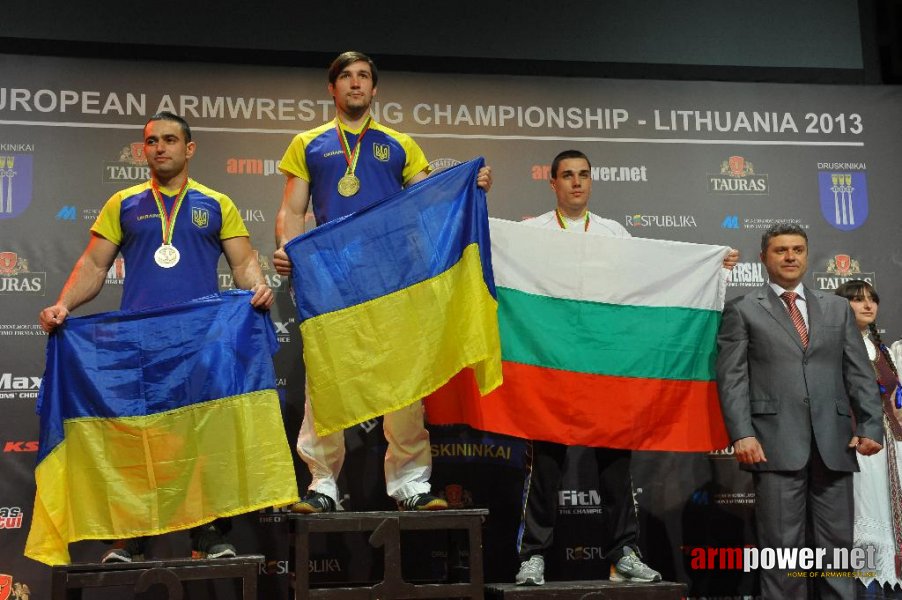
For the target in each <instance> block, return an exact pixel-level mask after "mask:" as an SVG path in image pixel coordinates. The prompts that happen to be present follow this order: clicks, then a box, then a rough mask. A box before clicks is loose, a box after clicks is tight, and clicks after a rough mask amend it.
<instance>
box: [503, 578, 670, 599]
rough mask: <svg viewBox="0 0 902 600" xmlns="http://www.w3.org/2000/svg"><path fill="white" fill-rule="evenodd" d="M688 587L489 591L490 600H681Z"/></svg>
mask: <svg viewBox="0 0 902 600" xmlns="http://www.w3.org/2000/svg"><path fill="white" fill-rule="evenodd" d="M687 591H688V589H687V587H686V585H685V584H682V583H674V582H671V581H661V582H659V583H614V582H611V581H608V580H607V579H601V580H596V581H546V582H545V585H514V584H512V583H502V584H491V585H487V586H486V588H485V597H486V600H639V599H642V600H680V598H682V597H684V596H685V595H686V593H687Z"/></svg>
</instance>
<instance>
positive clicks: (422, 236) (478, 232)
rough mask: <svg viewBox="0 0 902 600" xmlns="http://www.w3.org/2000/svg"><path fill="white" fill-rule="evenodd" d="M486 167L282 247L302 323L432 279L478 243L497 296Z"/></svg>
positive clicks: (462, 169)
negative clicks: (481, 177) (482, 174)
mask: <svg viewBox="0 0 902 600" xmlns="http://www.w3.org/2000/svg"><path fill="white" fill-rule="evenodd" d="M483 164H484V160H483V159H482V158H477V159H474V160H471V161H469V162H466V163H463V164H461V165H457V166H455V167H452V168H450V169H448V170H446V171H442V172H440V173H437V174H435V175H433V176H431V177H429V178H428V179H426V180H425V181H422V182H420V183H418V184H416V185H414V186H411V187H409V188H407V189H405V190H402V191H400V192H398V193H397V194H393V195H391V196H389V197H388V198H385V199H384V200H380V201H379V202H376V203H375V204H372V205H370V206H368V207H367V208H364V209H363V210H360V211H358V212H355V213H352V214H350V215H348V216H346V217H342V218H341V219H336V220H334V221H331V222H329V223H326V224H324V225H321V226H319V227H317V228H316V229H314V230H313V231H310V232H307V233H305V234H304V235H301V236H298V237H296V238H295V239H293V240H291V241H290V242H288V243H287V244H285V251H286V253H287V254H288V256H289V257H290V258H291V262H292V285H293V286H294V289H295V291H296V298H295V300H296V302H297V309H298V314H299V315H300V318H301V320H302V321H303V320H306V319H310V318H312V317H315V316H317V315H321V314H325V313H330V312H333V311H336V310H341V309H343V308H348V307H351V306H356V305H358V304H361V303H363V302H367V301H369V300H373V299H374V298H379V297H381V296H384V295H386V294H390V293H393V292H397V291H399V290H402V289H404V288H406V287H409V286H411V285H413V284H416V283H419V282H421V281H425V280H427V279H430V278H432V277H435V276H437V275H439V274H441V273H443V272H445V271H447V270H448V269H449V268H451V267H452V266H453V265H454V264H456V263H457V262H458V261H459V260H460V257H461V255H462V253H463V250H464V248H466V247H467V246H468V245H470V244H472V243H474V242H476V243H478V244H479V252H480V258H481V261H482V272H483V278H484V279H485V282H486V285H487V286H488V288H489V291H490V292H491V294H492V296H495V283H494V277H493V275H492V261H491V248H490V244H489V226H488V209H487V207H486V202H485V192H483V191H482V190H481V189H479V188H478V187H476V176H477V174H478V172H479V169H480V167H482V166H483Z"/></svg>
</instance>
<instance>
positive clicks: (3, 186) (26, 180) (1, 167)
mask: <svg viewBox="0 0 902 600" xmlns="http://www.w3.org/2000/svg"><path fill="white" fill-rule="evenodd" d="M4 148H16V149H19V148H27V149H31V148H33V146H32V145H31V144H0V219H14V218H16V217H18V216H19V215H20V214H22V213H23V212H25V209H26V208H28V205H29V204H31V195H32V180H33V178H34V177H33V176H34V161H33V157H32V155H31V154H15V153H13V152H7V151H6V150H4Z"/></svg>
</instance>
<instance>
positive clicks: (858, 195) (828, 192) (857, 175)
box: [817, 163, 868, 231]
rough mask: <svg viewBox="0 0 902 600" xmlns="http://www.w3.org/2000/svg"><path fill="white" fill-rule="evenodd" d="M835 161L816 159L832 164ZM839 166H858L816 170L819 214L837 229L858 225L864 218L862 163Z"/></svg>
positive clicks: (865, 195)
mask: <svg viewBox="0 0 902 600" xmlns="http://www.w3.org/2000/svg"><path fill="white" fill-rule="evenodd" d="M834 164H836V163H819V164H818V167H820V166H821V165H830V166H833V165H834ZM839 165H840V166H850V167H859V168H860V170H853V169H848V170H841V171H840V170H832V169H831V170H827V171H818V173H817V185H818V190H819V192H820V202H821V214H822V215H823V216H824V219H826V221H827V222H828V223H830V225H832V226H833V227H835V228H836V229H839V230H840V231H852V230H853V229H858V228H859V227H861V226H862V225H864V222H865V221H867V219H868V181H867V176H866V174H865V172H864V168H865V164H864V163H854V164H848V165H843V164H842V163H840V164H839Z"/></svg>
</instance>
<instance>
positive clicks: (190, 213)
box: [39, 112, 273, 562]
mask: <svg viewBox="0 0 902 600" xmlns="http://www.w3.org/2000/svg"><path fill="white" fill-rule="evenodd" d="M195 150H196V145H195V143H194V142H193V141H192V139H191V129H190V127H189V126H188V123H187V122H185V120H184V119H182V118H181V117H179V116H177V115H175V114H172V113H168V112H162V113H159V114H156V115H153V116H152V117H151V118H150V120H149V121H148V122H147V124H146V125H145V126H144V156H145V157H146V158H147V165H148V167H149V168H150V172H151V176H152V178H151V180H150V181H148V182H145V183H144V184H142V185H136V186H133V187H130V188H127V189H125V190H122V191H120V192H117V193H116V194H114V195H113V196H112V197H111V198H110V199H109V200H108V201H107V203H106V204H105V205H104V207H103V209H102V210H101V213H100V215H99V216H98V218H97V220H96V221H95V223H94V225H93V226H92V227H91V239H90V241H89V242H88V245H87V248H86V249H85V250H84V253H83V254H82V255H81V257H80V258H79V259H78V262H76V264H75V267H74V268H73V269H72V273H71V274H70V275H69V278H68V279H67V281H66V283H65V285H64V286H63V290H62V292H61V293H60V295H59V299H58V300H57V301H56V304H54V305H53V306H49V307H47V308H45V309H44V310H42V311H41V313H40V315H39V321H40V324H41V327H42V328H43V329H44V331H46V332H48V333H50V332H53V331H54V330H55V329H56V328H57V327H59V326H61V325H62V324H63V322H64V321H65V320H66V318H67V317H68V316H69V313H70V312H71V311H73V310H75V309H76V308H77V307H79V306H80V305H82V304H84V303H86V302H89V301H90V300H92V299H93V298H94V297H95V296H96V295H97V294H98V293H100V290H101V289H102V288H103V285H104V282H105V281H106V278H107V273H108V271H109V270H110V268H111V267H112V266H113V264H114V261H115V259H116V257H117V255H119V254H120V252H121V253H122V257H123V259H124V261H125V264H126V265H127V267H128V271H127V273H128V274H127V275H126V276H125V280H124V284H123V294H122V303H121V308H122V310H129V311H133V310H143V309H148V308H153V307H158V306H163V305H169V304H176V303H180V302H187V301H189V300H194V299H196V298H201V297H205V296H210V295H213V294H217V293H218V292H219V281H218V274H217V272H216V267H217V265H218V263H219V258H220V256H221V255H222V254H225V256H226V259H227V260H228V263H229V265H230V266H231V269H232V275H233V277H234V281H235V284H236V286H237V287H240V288H242V289H246V290H251V291H253V292H254V294H253V296H252V297H251V300H250V302H251V304H252V305H253V306H254V307H256V308H259V309H262V310H266V309H268V308H269V307H270V305H271V304H272V302H273V292H272V290H271V289H270V288H269V286H268V285H267V284H266V279H265V278H264V277H263V273H262V271H261V269H260V263H259V260H258V257H257V253H256V252H255V251H254V249H253V247H252V246H251V243H250V239H249V234H248V231H247V228H246V227H245V225H244V222H243V221H242V219H241V216H240V214H239V213H238V209H237V208H236V207H235V204H234V203H233V202H232V200H231V199H229V197H228V196H226V195H224V194H221V193H219V192H217V191H215V190H212V189H210V188H208V187H206V186H204V185H202V184H200V183H198V182H196V181H194V180H193V179H190V178H189V177H188V162H189V161H190V159H191V158H192V157H193V156H194V152H195ZM228 527H229V526H228V522H227V520H217V521H215V522H214V523H209V524H207V525H202V526H200V527H195V528H194V529H192V530H191V541H192V556H194V557H196V558H203V557H207V558H226V557H230V556H235V548H234V546H232V545H231V544H229V543H228V542H226V541H225V539H224V537H223V535H224V533H225V532H226V531H227V529H228ZM144 547H145V539H144V538H136V539H128V540H118V541H116V542H115V543H114V544H113V546H112V547H111V548H110V549H109V550H108V551H107V552H106V553H105V554H104V555H103V557H102V559H101V560H102V561H103V562H131V561H132V560H133V559H135V558H137V557H139V556H141V555H143V554H144Z"/></svg>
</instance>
